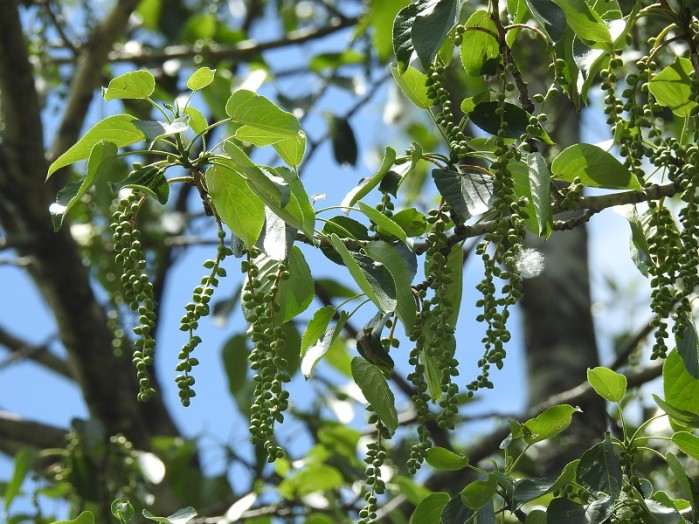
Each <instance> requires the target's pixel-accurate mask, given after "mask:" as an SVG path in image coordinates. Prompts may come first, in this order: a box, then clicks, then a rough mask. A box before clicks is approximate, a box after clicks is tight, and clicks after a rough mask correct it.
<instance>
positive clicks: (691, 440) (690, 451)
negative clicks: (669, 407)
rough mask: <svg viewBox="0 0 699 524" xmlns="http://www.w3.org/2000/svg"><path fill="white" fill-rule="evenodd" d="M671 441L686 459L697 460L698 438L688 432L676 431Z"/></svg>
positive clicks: (698, 456) (698, 458)
mask: <svg viewBox="0 0 699 524" xmlns="http://www.w3.org/2000/svg"><path fill="white" fill-rule="evenodd" d="M672 441H673V442H674V443H675V445H676V446H677V447H678V448H680V449H681V450H682V452H683V453H684V454H685V455H687V456H688V457H691V458H693V459H694V460H699V437H696V436H695V435H692V434H691V433H690V432H689V431H678V432H677V433H675V434H674V435H672Z"/></svg>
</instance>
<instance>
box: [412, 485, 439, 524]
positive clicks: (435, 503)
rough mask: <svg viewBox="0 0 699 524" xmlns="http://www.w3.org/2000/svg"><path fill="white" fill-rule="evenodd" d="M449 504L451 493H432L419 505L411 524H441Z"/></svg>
mask: <svg viewBox="0 0 699 524" xmlns="http://www.w3.org/2000/svg"><path fill="white" fill-rule="evenodd" d="M448 502H449V493H441V492H440V493H430V494H429V495H427V496H426V497H425V498H424V499H422V502H420V504H418V505H417V507H416V508H415V511H414V512H413V515H412V517H410V524H440V520H441V519H440V516H441V514H442V510H443V509H444V506H446V505H447V503H448Z"/></svg>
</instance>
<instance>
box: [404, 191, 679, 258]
mask: <svg viewBox="0 0 699 524" xmlns="http://www.w3.org/2000/svg"><path fill="white" fill-rule="evenodd" d="M679 190H680V188H679V186H678V185H676V184H674V183H668V184H662V185H657V184H656V185H652V186H649V187H647V188H644V189H643V191H622V192H620V193H611V194H609V195H599V196H589V197H581V198H580V199H578V200H576V201H575V202H574V203H573V204H572V205H571V207H570V208H568V209H566V210H558V211H559V212H563V211H568V210H571V209H572V210H580V211H585V212H584V213H582V214H581V215H579V216H576V217H574V218H572V219H569V220H556V221H554V223H553V229H554V230H556V231H563V230H567V229H573V228H574V227H577V226H579V225H580V224H581V223H583V222H587V221H588V220H589V219H590V218H591V217H592V216H593V215H594V214H596V213H599V212H600V211H602V210H604V209H608V208H610V207H614V206H621V205H625V204H638V203H640V202H648V201H650V200H657V199H659V198H663V197H670V196H673V195H675V194H677V192H678V191H679ZM498 222H499V221H498V219H494V220H489V221H487V222H481V223H478V224H474V225H461V226H457V227H456V228H455V229H454V233H453V234H452V235H450V236H449V238H448V242H449V244H450V245H453V244H458V243H459V242H461V241H462V240H465V239H467V238H474V237H478V236H481V235H484V234H486V233H490V232H492V231H494V230H495V228H496V227H497V225H498ZM429 247H430V243H429V242H427V241H425V242H419V243H416V244H415V253H416V254H418V255H421V254H422V253H424V252H425V251H427V249H429Z"/></svg>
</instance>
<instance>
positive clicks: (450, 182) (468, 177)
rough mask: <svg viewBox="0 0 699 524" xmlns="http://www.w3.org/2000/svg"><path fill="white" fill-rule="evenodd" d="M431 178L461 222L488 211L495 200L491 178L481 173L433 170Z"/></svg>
mask: <svg viewBox="0 0 699 524" xmlns="http://www.w3.org/2000/svg"><path fill="white" fill-rule="evenodd" d="M432 178H434V183H435V185H436V186H437V189H438V190H439V193H440V194H441V195H442V196H443V197H444V200H445V201H446V202H447V204H449V207H450V208H451V209H452V210H453V211H454V213H456V215H457V216H458V217H459V219H460V220H461V221H462V222H466V221H467V220H468V219H469V218H471V217H472V216H475V215H480V214H483V213H485V212H486V211H488V210H490V207H491V204H492V203H493V200H494V199H495V196H494V192H493V178H492V177H489V176H486V175H483V174H481V173H459V172H457V171H451V170H449V169H433V170H432Z"/></svg>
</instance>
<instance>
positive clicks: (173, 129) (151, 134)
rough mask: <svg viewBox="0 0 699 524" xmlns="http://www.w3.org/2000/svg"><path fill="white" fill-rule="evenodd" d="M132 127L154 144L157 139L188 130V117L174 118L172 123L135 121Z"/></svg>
mask: <svg viewBox="0 0 699 524" xmlns="http://www.w3.org/2000/svg"><path fill="white" fill-rule="evenodd" d="M133 125H134V127H137V128H138V129H140V130H141V132H142V133H143V134H144V136H145V137H146V140H148V141H149V142H155V141H156V140H158V139H159V138H163V137H166V136H172V135H178V134H180V133H184V132H185V131H187V129H189V117H188V116H183V117H180V118H176V119H175V120H173V121H172V122H164V121H159V120H136V121H134V122H133Z"/></svg>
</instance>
